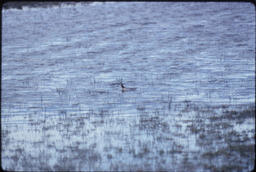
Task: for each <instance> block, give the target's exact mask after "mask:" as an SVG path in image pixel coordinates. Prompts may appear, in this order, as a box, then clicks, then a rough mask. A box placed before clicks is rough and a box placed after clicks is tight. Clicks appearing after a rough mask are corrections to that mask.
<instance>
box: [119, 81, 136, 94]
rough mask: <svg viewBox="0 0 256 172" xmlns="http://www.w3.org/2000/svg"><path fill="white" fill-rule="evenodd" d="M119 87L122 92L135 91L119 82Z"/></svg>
mask: <svg viewBox="0 0 256 172" xmlns="http://www.w3.org/2000/svg"><path fill="white" fill-rule="evenodd" d="M120 86H121V88H122V92H124V91H135V90H136V88H126V87H125V86H124V84H123V83H122V82H120Z"/></svg>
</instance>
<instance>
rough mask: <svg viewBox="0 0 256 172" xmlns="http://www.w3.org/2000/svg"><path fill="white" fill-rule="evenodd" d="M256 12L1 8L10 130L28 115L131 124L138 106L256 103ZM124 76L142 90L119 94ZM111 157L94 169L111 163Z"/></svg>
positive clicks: (192, 7)
mask: <svg viewBox="0 0 256 172" xmlns="http://www.w3.org/2000/svg"><path fill="white" fill-rule="evenodd" d="M254 11H255V9H254V6H253V5H252V4H250V3H233V2H231V3H230V2H228V3H216V2H207V3H206V2H205V3H194V2H189V3H188V2H176V3H170V2H161V3H158V2H132V3H127V2H121V3H115V2H107V3H101V2H95V3H91V4H83V3H82V4H80V3H77V4H75V5H62V6H61V7H55V6H53V7H49V8H40V7H38V8H29V7H25V8H23V9H22V10H16V9H8V10H3V11H2V16H3V22H2V29H3V30H2V33H3V34H2V107H1V109H2V110H1V114H2V116H1V118H2V125H3V126H4V130H10V131H15V129H10V128H11V126H13V125H16V129H17V128H23V127H24V125H25V128H26V127H28V128H29V129H27V130H28V131H32V130H33V131H34V129H31V128H30V122H29V119H30V118H33V120H36V121H37V120H39V119H41V118H42V119H43V120H44V121H45V120H49V119H50V120H53V121H55V122H56V123H57V121H58V120H57V119H56V118H59V117H63V116H64V117H65V119H67V118H71V117H72V115H75V116H79V117H83V116H86V114H91V116H95V115H93V114H102V115H103V116H104V115H105V116H106V115H109V116H111V115H114V117H113V118H114V120H118V118H122V120H128V121H129V120H130V121H129V122H127V123H126V124H124V125H129V126H131V125H134V123H133V122H132V121H133V120H135V121H137V122H138V120H139V119H140V118H139V117H138V116H139V115H141V112H143V113H148V114H151V116H152V114H157V113H158V112H159V113H160V114H162V115H166V116H168V114H178V111H181V110H182V109H183V108H184V106H185V105H183V104H184V102H192V103H193V104H195V105H196V106H200V107H208V106H216V107H217V106H229V107H231V109H234V110H235V109H236V108H237V109H243V108H244V107H247V106H249V105H251V104H253V103H254V102H255V13H254ZM120 80H122V81H123V82H124V84H125V86H127V87H135V88H136V90H135V91H128V92H122V91H121V88H120V85H119V82H120ZM184 113H185V112H184ZM192 114H193V113H192ZM206 115H207V114H206ZM208 115H209V114H208ZM32 116H33V117H32ZM192 116H193V115H192ZM165 118H166V119H165V120H167V119H169V118H168V117H165ZM170 118H171V117H170ZM143 119H144V118H143ZM143 119H140V122H141V123H140V125H142V124H143ZM153 119H155V120H156V121H155V122H157V120H158V118H152V119H151V120H153ZM64 121H65V120H64ZM145 121H147V120H144V122H145ZM153 121H154V120H153ZM62 122H63V121H62ZM158 122H160V123H161V121H158ZM86 123H87V122H86ZM135 123H136V122H135ZM146 123H147V122H146ZM62 124H63V123H62ZM147 124H148V123H147ZM38 125H40V124H38ZM55 125H57V124H52V123H51V124H48V125H47V126H55ZM63 125H64V124H63ZM88 125H89V124H88ZM100 125H101V124H98V127H99V126H100ZM102 125H103V124H102ZM105 125H107V126H105V127H110V128H111V126H109V125H110V124H109V123H106V122H105ZM115 125H118V124H115ZM115 125H114V126H115ZM169 125H171V124H170V123H169ZM181 125H182V126H183V125H184V124H183V123H182V124H181ZM142 126H143V125H142ZM119 127H120V126H119ZM119 127H118V130H119V129H120V128H119ZM249 128H251V129H253V130H255V129H254V126H252V124H250V127H249ZM54 130H56V129H54ZM54 130H52V132H53V137H56V135H58V134H56V132H55V131H54ZM89 130H91V128H90V127H89ZM246 130H247V129H246ZM61 131H62V130H61ZM93 131H94V130H93ZM106 132H107V128H105V130H104V128H103V129H102V130H100V131H98V132H96V131H94V134H93V135H94V137H97V134H99V133H103V134H104V133H105V134H106ZM134 132H135V133H136V130H135V131H134ZM127 133H129V131H128V130H127V131H126V130H125V131H123V132H122V134H120V133H119V134H120V135H121V136H124V135H127ZM183 133H186V132H185V131H183ZM30 134H31V133H30ZM130 134H131V133H130ZM95 135H96V136H95ZM135 135H136V134H135ZM144 135H145V134H142V133H140V136H141V137H142V140H143V141H146V140H147V139H148V138H147V137H146V138H144V139H143V136H144ZM42 137H43V136H42ZM109 137H112V139H113V138H114V134H112V135H111V134H110V136H109ZM132 137H134V133H133V134H131V135H129V136H126V137H125V138H124V140H125V139H131V138H132ZM43 138H44V137H43ZM77 138H81V134H78V136H77ZM12 139H14V140H15V142H18V141H17V139H15V138H12ZM62 139H63V138H62ZM23 140H25V141H29V142H30V141H31V143H32V144H34V143H35V141H34V140H30V138H29V137H27V138H25V139H23ZM121 140H122V141H123V139H121ZM103 142H104V139H103V140H102V139H100V140H98V143H103ZM111 142H115V144H118V143H117V142H118V141H113V140H111ZM64 143H69V141H64ZM64 143H63V144H64ZM109 143H110V142H109ZM120 144H121V145H122V144H124V143H123V142H122V143H120ZM184 144H186V143H184ZM57 145H59V144H57V143H55V145H54V146H57ZM60 145H61V144H60ZM128 145H132V144H131V143H130V144H128ZM22 147H23V148H24V146H22ZM44 147H45V146H42V148H44ZM57 147H58V146H57ZM64 147H65V146H64ZM103 147H104V144H103V145H102V149H103ZM135 147H136V146H135ZM153 147H154V146H153ZM151 148H152V147H151ZM158 148H159V147H157V149H158ZM164 148H165V146H163V149H164ZM24 149H25V150H29V148H24ZM66 149H68V148H66ZM194 149H196V148H194ZM88 150H92V148H89V149H88ZM97 150H101V148H98V149H97ZM188 152H189V151H188ZM7 154H8V153H7ZM55 157H56V156H55ZM96 157H97V156H96ZM108 157H110V156H108ZM127 157H128V158H131V157H130V156H128V155H126V158H127ZM96 159H97V158H96ZM117 160H118V159H117ZM7 162H8V163H9V161H7ZM113 162H114V160H113ZM132 162H134V158H131V159H130V163H132ZM153 162H154V163H156V161H153ZM8 163H7V164H8ZM89 164H90V163H89ZM105 164H107V165H105V166H104V165H103V166H100V165H98V168H96V167H95V166H93V167H90V168H89V169H91V170H92V169H107V168H110V167H109V166H108V164H109V163H107V162H105ZM9 166H10V165H5V167H8V168H9ZM49 166H53V164H52V165H49ZM163 168H164V169H165V166H164V167H163ZM176 168H177V169H179V167H176ZM78 169H79V168H78ZM80 169H85V168H82V167H81V168H80ZM112 169H114V167H113V168H112ZM132 169H136V168H135V167H134V168H132ZM142 169H143V168H142ZM151 169H158V168H157V167H156V166H153V167H152V168H151Z"/></svg>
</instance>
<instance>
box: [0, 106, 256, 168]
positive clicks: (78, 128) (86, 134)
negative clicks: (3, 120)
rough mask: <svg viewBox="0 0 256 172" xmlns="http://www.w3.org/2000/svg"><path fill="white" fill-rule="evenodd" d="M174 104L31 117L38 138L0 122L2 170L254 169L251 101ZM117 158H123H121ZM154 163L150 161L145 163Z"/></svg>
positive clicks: (30, 124) (31, 131)
mask: <svg viewBox="0 0 256 172" xmlns="http://www.w3.org/2000/svg"><path fill="white" fill-rule="evenodd" d="M182 104H183V106H182ZM174 106H175V105H174ZM240 107H241V106H240ZM175 109H176V110H175ZM175 109H173V108H172V111H170V112H168V113H166V111H157V110H156V111H155V112H154V111H148V110H147V109H146V108H145V107H143V106H142V108H138V114H137V115H132V116H130V117H126V116H122V115H119V116H116V115H115V114H114V113H113V112H111V111H105V110H102V111H93V110H91V111H90V112H88V113H84V112H82V113H78V114H69V113H67V114H66V116H65V117H64V118H63V117H61V115H59V116H56V117H55V118H54V120H53V117H47V118H46V119H45V120H42V119H41V120H40V119H38V116H37V115H35V116H33V115H30V116H29V117H28V118H26V119H27V120H28V123H27V125H25V126H26V127H25V126H24V127H25V128H24V129H26V131H27V132H28V133H29V135H33V134H35V133H37V135H39V137H35V139H26V138H21V139H17V138H15V137H14V136H16V135H19V134H21V133H20V131H22V130H20V127H21V126H20V125H19V124H15V125H16V127H15V125H8V127H7V126H6V127H3V130H2V134H3V143H2V145H3V148H4V149H3V150H5V151H4V152H3V157H2V158H3V161H5V162H6V164H5V165H4V166H3V168H4V169H5V170H18V171H19V170H21V171H23V170H44V171H45V170H46V171H52V170H57V171H69V170H71V171H81V170H82V171H90V170H103V171H104V170H112V171H137V170H138V171H140V170H141V171H148V170H156V171H158V170H159V171H161V170H167V171H168V170H171V169H170V168H169V164H172V168H173V169H177V170H178V171H188V170H189V169H191V171H196V170H198V171H201V170H202V171H205V170H210V171H227V170H228V171H229V170H230V169H231V170H232V171H251V169H253V166H254V164H253V162H254V161H255V158H254V155H255V142H254V133H255V128H253V127H252V123H255V106H254V105H248V106H243V107H241V108H239V109H237V108H233V107H230V106H228V105H222V106H209V107H205V106H204V107H200V105H199V106H198V105H196V104H193V103H192V102H188V101H186V102H183V103H181V106H180V108H175ZM56 124H58V125H56ZM23 125H24V124H23ZM35 125H36V127H34V126H35ZM18 126H19V127H18ZM56 133H58V134H57V135H58V136H60V137H59V139H56ZM141 136H143V137H144V139H141ZM90 138H94V139H90ZM74 140H76V142H74ZM103 140H104V141H103ZM182 140H183V141H182ZM17 143H19V144H17ZM120 143H121V144H120ZM125 143H126V144H125ZM24 145H32V147H31V149H28V148H27V147H26V146H24ZM60 145H61V146H60ZM159 145H162V146H159ZM192 145H194V146H192ZM39 148H40V149H39ZM38 150H40V152H39V151H38ZM120 157H121V158H120ZM124 157H126V159H128V160H127V161H123V160H122V159H124ZM127 157H128V158H127ZM50 161H55V164H51V163H50ZM106 162H108V163H106ZM148 162H151V163H148ZM154 162H157V163H156V164H157V165H156V166H154V165H152V164H154ZM177 162H180V163H178V164H177ZM13 164H16V165H13ZM120 164H121V165H120ZM184 169H185V170H184Z"/></svg>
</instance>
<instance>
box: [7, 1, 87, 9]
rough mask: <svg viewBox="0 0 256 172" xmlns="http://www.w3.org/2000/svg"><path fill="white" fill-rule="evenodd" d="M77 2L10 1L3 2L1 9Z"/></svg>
mask: <svg viewBox="0 0 256 172" xmlns="http://www.w3.org/2000/svg"><path fill="white" fill-rule="evenodd" d="M75 3H77V2H72V1H71V2H59V1H51V2H47V1H46V2H44V1H41V2H40V1H38V2H37V1H21V2H19V1H12V2H5V3H3V9H20V10H21V9H23V7H30V8H36V7H42V8H47V7H52V6H60V5H62V4H66V5H71V4H75ZM79 3H84V4H88V3H89V2H83V1H81V2H79Z"/></svg>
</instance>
